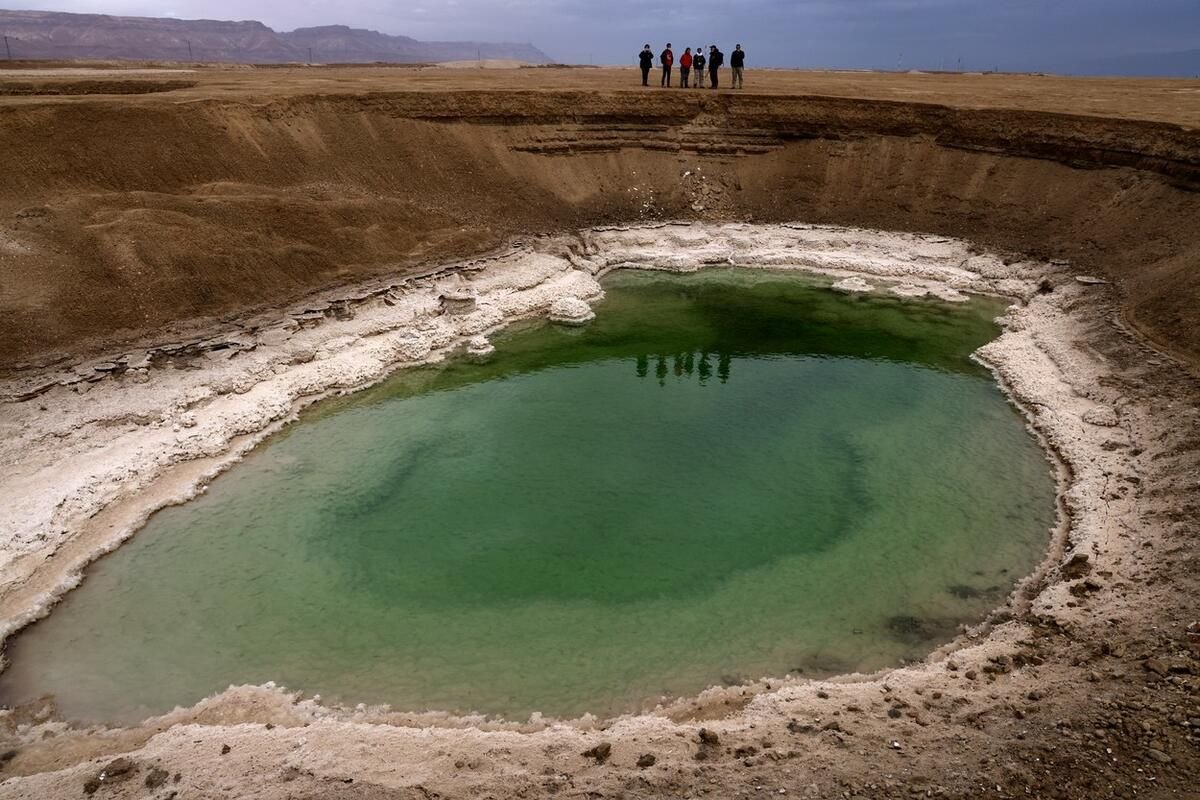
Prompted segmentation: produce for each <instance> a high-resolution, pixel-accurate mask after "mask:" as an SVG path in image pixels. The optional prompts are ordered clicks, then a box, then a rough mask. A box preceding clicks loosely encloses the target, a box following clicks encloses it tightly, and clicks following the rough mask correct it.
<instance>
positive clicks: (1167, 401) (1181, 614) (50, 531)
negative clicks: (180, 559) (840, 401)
mask: <svg viewBox="0 0 1200 800" xmlns="http://www.w3.org/2000/svg"><path fill="white" fill-rule="evenodd" d="M706 264H736V265H743V266H747V267H755V268H770V269H802V270H808V271H816V272H820V273H823V274H827V275H830V276H831V277H833V278H834V279H836V281H837V282H838V284H837V285H838V286H839V288H841V289H842V290H848V291H849V290H863V289H869V290H872V291H891V292H894V293H897V294H899V295H901V296H907V297H915V296H918V295H921V294H922V293H927V292H932V293H935V294H937V295H939V296H943V297H946V298H949V299H954V298H956V297H958V296H960V293H961V292H988V293H994V294H1000V295H1004V296H1008V297H1011V298H1013V299H1014V305H1013V306H1012V308H1011V309H1010V310H1009V312H1008V314H1007V315H1006V317H1005V318H1004V333H1003V335H1002V336H1001V337H1000V338H999V339H998V340H996V341H994V342H992V343H991V344H989V345H987V346H986V347H984V348H983V349H982V350H981V351H980V353H979V357H980V359H981V360H982V361H983V362H984V363H985V364H987V365H988V366H989V367H990V368H991V369H992V370H993V371H994V372H995V373H996V375H997V377H998V379H999V380H1000V381H1001V383H1002V385H1003V386H1004V387H1005V389H1006V390H1007V391H1008V392H1009V394H1010V396H1011V397H1012V398H1013V400H1014V402H1015V403H1017V405H1018V406H1019V407H1020V408H1021V409H1022V410H1023V411H1024V412H1025V413H1026V414H1027V415H1028V418H1029V421H1030V425H1031V428H1032V429H1033V431H1034V432H1035V433H1036V434H1037V435H1038V436H1039V437H1041V439H1042V440H1043V442H1044V443H1045V444H1046V445H1047V447H1048V448H1049V450H1050V452H1052V453H1053V455H1054V458H1055V459H1056V460H1057V462H1058V463H1059V464H1060V466H1061V485H1060V489H1061V504H1062V523H1063V525H1062V527H1061V529H1060V530H1059V531H1058V533H1057V534H1056V535H1054V536H1053V537H1052V538H1051V539H1050V541H1049V542H1048V550H1047V552H1048V555H1047V559H1046V561H1045V562H1044V564H1043V565H1042V566H1041V567H1040V568H1039V569H1038V570H1036V571H1035V572H1034V573H1033V575H1031V576H1030V577H1029V578H1027V579H1025V580H1024V581H1023V582H1022V583H1021V585H1020V586H1019V587H1018V590H1017V591H1016V592H1015V593H1014V594H1013V596H1012V597H1011V598H1010V599H1009V601H1008V603H1007V604H1006V605H1005V606H1003V607H1001V608H999V609H997V610H996V611H995V612H994V613H993V614H992V615H991V616H990V617H989V619H988V620H986V621H984V622H983V623H982V624H981V625H980V626H979V627H977V628H975V629H973V630H970V631H968V632H966V633H964V635H963V636H961V637H960V638H959V639H958V640H956V641H955V642H953V643H950V644H949V645H947V646H946V647H945V648H943V649H941V650H940V651H939V652H937V653H935V654H933V655H932V656H931V657H930V658H929V659H928V660H927V661H926V662H924V663H922V664H918V665H914V666H911V667H906V668H903V669H898V670H893V671H889V672H886V673H883V674H880V675H875V676H846V677H843V678H840V679H835V680H831V681H822V682H812V681H804V680H797V679H791V680H779V679H770V678H765V679H763V680H762V681H759V682H757V683H755V684H753V685H748V686H741V687H731V688H714V689H712V690H710V691H709V692H706V693H705V694H703V695H701V696H700V697H697V698H691V699H685V700H681V701H679V702H678V703H676V704H674V705H672V706H670V707H667V708H661V709H659V710H658V711H656V712H655V713H652V714H648V715H643V716H636V717H627V718H622V719H617V720H607V721H602V720H594V719H584V720H577V721H573V722H556V721H550V720H545V719H541V718H537V717H535V718H533V719H531V720H528V721H512V722H507V723H504V722H497V721H489V720H471V719H457V718H452V717H448V716H444V715H437V714H429V715H423V716H422V715H412V714H401V713H393V712H390V711H388V710H386V709H371V708H362V707H360V708H357V709H341V708H326V707H323V706H321V705H320V704H318V703H315V702H313V701H312V700H305V699H303V698H302V697H300V696H297V695H291V694H288V693H286V692H284V691H282V690H279V689H276V688H274V687H257V688H255V687H242V688H238V689H231V690H230V691H229V692H226V693H224V694H222V695H220V696H217V697H215V698H211V699H209V700H207V701H205V702H204V703H201V704H200V705H199V706H197V707H196V708H193V709H186V710H185V709H181V710H178V711H176V712H175V713H173V714H171V715H167V716H166V717H163V718H159V719H154V720H148V721H147V722H146V723H145V724H144V725H142V726H139V727H135V728H130V729H100V728H93V729H82V730H81V729H75V728H72V727H70V726H68V725H66V724H65V723H63V722H62V721H59V720H57V719H56V718H55V716H54V711H53V704H52V701H49V700H48V701H47V702H46V703H44V704H41V703H39V704H34V707H30V708H21V709H14V710H10V711H5V712H3V716H2V723H0V724H2V725H3V730H4V735H5V737H6V738H7V740H8V744H7V745H6V746H7V747H9V748H11V749H10V750H9V751H8V752H7V753H5V754H4V755H3V756H2V757H0V758H3V759H4V773H3V774H4V775H5V776H7V779H6V780H5V781H4V782H3V783H0V797H28V798H44V797H76V796H80V795H81V794H85V793H86V794H95V795H96V796H103V797H113V798H126V797H129V798H132V797H162V798H166V797H180V798H185V797H205V798H207V797H265V798H274V797H279V798H283V797H363V798H366V797H467V796H470V797H497V798H500V797H534V796H551V795H562V796H589V797H595V796H626V797H660V796H677V797H697V796H700V795H705V794H711V795H713V796H722V797H724V796H763V795H765V794H773V795H788V794H790V795H801V796H805V797H821V798H825V797H829V798H833V797H843V798H851V797H861V798H879V797H914V796H940V797H1018V796H1020V797H1026V796H1033V797H1071V798H1074V797H1079V798H1084V797H1087V798H1108V797H1112V798H1116V797H1121V798H1127V797H1135V796H1137V797H1195V796H1196V791H1195V790H1196V786H1197V777H1198V776H1200V627H1198V625H1197V620H1198V619H1200V617H1198V615H1197V606H1196V601H1195V598H1196V590H1197V587H1198V583H1200V580H1198V575H1200V571H1198V570H1197V567H1198V566H1200V563H1198V562H1200V559H1197V554H1196V548H1195V537H1196V535H1197V523H1196V520H1197V518H1198V517H1200V515H1198V514H1197V510H1198V505H1200V503H1198V498H1200V491H1198V489H1200V458H1198V441H1197V422H1200V409H1198V407H1197V404H1196V402H1195V398H1196V397H1197V396H1198V392H1197V389H1198V387H1197V385H1196V381H1195V378H1193V377H1192V376H1191V375H1190V374H1189V373H1188V372H1187V371H1186V370H1185V369H1184V368H1183V366H1182V365H1180V364H1179V363H1178V362H1176V361H1174V360H1173V359H1172V358H1171V357H1170V356H1169V355H1167V354H1164V353H1160V352H1157V351H1155V350H1153V349H1152V348H1150V347H1149V346H1148V345H1146V344H1145V343H1144V342H1143V341H1141V340H1139V339H1138V338H1136V337H1135V336H1134V335H1132V334H1131V333H1129V332H1128V331H1127V330H1126V328H1125V327H1124V324H1123V322H1122V318H1121V316H1120V314H1119V313H1118V309H1119V301H1120V298H1119V297H1117V296H1116V295H1115V293H1114V291H1113V288H1114V287H1113V286H1111V285H1109V284H1107V283H1105V282H1103V281H1097V280H1093V279H1091V278H1090V277H1089V276H1085V275H1080V274H1078V273H1077V271H1075V270H1072V269H1070V268H1069V265H1066V264H1065V263H1060V264H1049V263H1044V262H1037V261H1031V260H1025V259H1022V258H1019V257H1017V256H1015V255H1012V254H1006V253H986V252H984V251H982V250H980V249H979V248H976V247H974V246H971V245H968V244H967V243H965V242H962V241H959V240H954V239H951V238H948V237H943V236H933V235H909V234H895V233H878V232H871V231H864V230H856V229H847V228H840V227H832V226H812V225H763V226H758V225H743V224H723V225H705V224H687V223H680V224H660V225H652V226H642V227H632V228H627V227H609V228H593V229H587V230H584V231H581V232H580V233H578V234H574V235H560V236H551V237H542V238H537V239H533V240H528V241H524V242H522V243H514V244H513V245H512V247H511V248H508V249H505V250H504V251H501V252H497V253H496V254H495V255H493V256H492V257H489V258H483V259H475V260H471V261H464V262H457V263H450V264H445V265H443V267H444V268H443V269H440V270H436V271H433V272H431V273H430V274H427V275H425V276H424V277H415V276H412V275H411V274H409V273H407V272H406V273H403V274H401V275H397V276H396V277H394V278H392V279H379V280H375V281H372V282H370V283H367V284H363V285H359V286H355V287H352V288H348V289H341V290H338V291H335V292H331V293H326V294H323V295H321V296H315V297H311V298H309V299H308V300H306V301H304V302H301V303H299V304H297V305H296V306H294V307H291V308H288V309H286V310H284V311H275V312H271V313H265V314H261V315H258V316H254V317H243V318H240V319H237V320H235V321H234V320H231V321H228V322H226V323H224V324H222V325H218V326H213V327H211V328H210V329H209V330H207V331H206V332H205V335H204V336H201V337H197V338H194V339H188V340H183V341H154V340H152V339H145V340H143V341H141V342H140V344H139V346H138V347H137V348H133V347H130V348H127V349H123V350H122V351H120V352H112V353H110V354H109V355H108V356H106V357H105V358H104V359H102V360H89V361H83V362H81V361H73V362H64V363H61V364H58V365H56V367H55V368H54V369H52V370H43V371H41V372H38V373H36V374H29V373H25V374H18V375H15V376H13V377H11V378H9V379H8V380H7V381H6V382H5V383H4V385H3V387H0V394H2V395H3V396H4V397H5V398H7V399H6V400H5V401H4V403H3V405H2V406H0V434H2V436H0V468H2V469H3V476H4V480H3V481H2V482H0V515H2V516H0V530H4V531H5V532H6V539H5V541H4V543H3V545H4V546H3V548H2V553H3V559H4V560H3V562H0V613H2V614H3V617H4V619H5V620H6V629H5V631H6V633H11V632H12V630H14V629H15V628H17V627H18V626H20V625H21V624H24V623H27V622H28V621H30V620H31V619H33V618H34V617H36V616H37V615H39V614H41V613H45V611H46V610H48V608H49V607H50V605H51V604H52V602H53V600H54V598H55V597H57V596H59V595H60V594H61V592H63V591H65V590H67V589H69V588H70V586H72V585H73V584H74V583H75V582H76V581H77V580H78V572H79V570H80V568H81V567H83V566H84V565H85V564H86V563H87V562H88V561H89V560H91V559H92V558H94V557H96V556H97V555H98V554H100V553H102V552H104V551H106V550H108V549H111V548H112V547H114V546H116V544H118V543H119V541H121V540H122V539H123V538H125V537H126V536H127V535H129V534H130V533H131V532H132V531H133V530H134V529H136V527H137V526H138V525H139V524H140V523H141V521H142V520H144V518H145V516H146V515H147V514H148V513H149V512H150V511H152V510H153V509H154V508H157V507H159V506H161V505H163V504H166V503H171V502H179V501H182V500H184V499H186V498H187V497H189V496H191V495H193V494H194V493H195V492H196V491H197V490H198V489H200V488H201V487H202V486H203V484H204V482H205V480H207V479H208V478H210V477H211V476H212V475H213V474H215V473H216V472H217V471H219V470H220V469H223V468H225V467H226V466H228V465H230V464H232V463H234V462H236V460H237V458H238V457H239V456H240V455H241V454H242V453H244V452H245V451H246V449H247V448H249V447H251V446H252V445H253V444H254V443H255V442H256V441H259V440H260V439H261V438H263V437H264V436H266V435H269V433H270V432H272V431H274V430H277V429H278V427H279V426H281V425H284V424H287V422H289V421H290V420H292V419H294V416H295V413H296V411H297V410H298V409H299V408H300V407H302V406H303V405H304V404H306V403H309V402H312V401H314V400H316V399H319V398H320V397H322V396H326V395H328V394H329V393H336V392H343V391H352V390H354V389H357V388H361V387H363V386H366V385H369V384H371V383H373V382H375V381H378V380H380V379H381V378H382V377H383V376H385V375H386V374H387V373H388V372H389V371H390V370H391V369H393V368H395V367H398V366H404V365H406V364H414V363H423V362H425V361H427V360H430V359H437V358H442V357H447V356H449V355H451V354H454V353H456V352H458V351H461V350H462V349H463V348H464V347H468V346H469V347H473V348H474V349H476V350H482V349H486V344H485V343H484V342H483V341H480V340H479V339H478V338H477V337H486V336H487V335H488V334H489V333H490V332H492V331H494V330H496V329H497V328H498V327H500V326H502V325H504V324H506V323H507V322H509V321H511V320H513V319H518V318H522V317H529V316H538V315H545V314H551V315H555V316H558V317H562V318H572V317H585V316H586V315H587V314H588V311H587V309H586V308H581V305H582V303H581V301H589V300H594V299H595V298H597V297H598V296H599V295H600V292H601V288H600V286H599V284H598V283H597V278H598V277H600V276H602V275H603V274H604V273H605V272H606V271H608V270H611V269H616V268H623V267H645V268H659V269H676V270H690V269H697V268H701V267H703V266H704V265H706ZM1081 278H1082V280H1081ZM913 302H919V300H916V299H914V300H913ZM1189 626H1190V627H1189Z"/></svg>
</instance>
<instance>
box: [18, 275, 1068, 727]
mask: <svg viewBox="0 0 1200 800" xmlns="http://www.w3.org/2000/svg"><path fill="white" fill-rule="evenodd" d="M606 289H607V291H608V298H607V299H606V300H605V301H604V302H603V303H602V304H600V305H599V306H598V308H597V311H598V318H597V320H596V321H595V322H594V323H593V324H591V325H590V326H589V327H586V328H583V329H566V328H560V327H554V326H547V325H524V326H521V327H519V328H515V329H512V330H511V331H509V332H508V333H506V334H505V335H503V336H500V337H497V339H496V341H495V343H496V345H497V349H498V352H497V355H496V357H495V358H494V359H493V360H492V361H491V362H490V363H487V364H482V365H479V364H471V363H467V362H465V361H460V360H455V361H453V362H451V363H448V364H445V365H441V366H435V367H428V368H421V369H416V370H407V371H403V372H401V373H399V374H397V375H396V376H395V377H394V378H393V379H391V380H389V381H388V382H386V383H385V384H383V385H380V386H379V387H376V388H374V389H372V390H369V391H367V392H364V393H361V394H358V395H355V396H354V397H351V398H346V399H342V400H336V401H330V402H326V403H323V404H321V405H319V406H317V407H316V408H315V409H313V410H312V411H311V412H309V413H307V414H306V415H304V419H303V420H302V422H301V423H300V424H297V425H295V426H293V427H291V428H290V429H289V430H288V431H286V432H285V433H283V434H281V435H279V436H277V437H275V438H274V439H272V440H271V441H270V442H269V443H268V444H266V445H265V446H263V447H262V448H260V449H259V450H258V451H256V452H255V453H254V454H252V455H251V456H250V457H249V458H247V459H246V461H245V462H244V463H243V464H240V465H239V466H237V467H235V468H234V469H233V470H231V471H230V472H229V473H227V474H226V475H224V476H222V477H221V478H219V479H218V480H216V481H215V482H214V483H213V485H212V487H211V488H210V490H209V491H208V492H207V493H206V494H205V495H203V496H202V497H200V498H198V499H197V500H195V501H194V502H191V503H188V504H187V505H185V506H181V507H177V508H171V509H166V510H164V511H162V512H160V513H158V514H156V515H155V516H154V517H153V518H152V519H151V521H150V523H149V524H148V525H147V526H146V528H145V529H144V530H143V531H141V532H140V533H138V534H137V536H135V537H134V538H133V539H132V540H131V541H130V542H129V543H127V544H126V545H124V546H123V547H121V548H120V549H119V550H118V551H117V552H115V553H114V554H112V555H110V556H107V557H105V558H104V559H102V560H100V561H99V562H98V563H96V564H95V565H93V566H92V567H91V568H89V570H88V572H87V577H86V580H85V581H84V583H83V584H82V586H81V587H80V588H79V589H77V590H75V591H73V592H71V593H70V594H69V595H68V596H67V597H66V599H65V600H64V602H63V603H62V604H61V606H60V607H58V608H57V609H56V610H55V611H54V612H53V613H52V614H51V615H50V616H49V617H48V618H47V619H46V620H44V621H42V622H39V623H37V624H36V625H34V626H32V627H31V628H29V629H28V630H27V631H26V632H24V633H22V634H20V635H19V636H18V637H17V638H16V639H15V640H14V641H13V642H11V643H10V647H9V653H8V655H9V657H10V658H11V660H12V665H11V666H10V667H9V668H8V669H7V670H6V671H5V672H4V673H2V674H0V700H3V701H4V702H7V703H17V702H22V701H26V700H29V699H32V698H35V697H38V696H42V695H45V694H51V695H53V696H54V697H55V699H56V701H57V702H58V704H59V708H60V710H61V712H62V713H63V714H64V715H66V716H67V717H70V718H77V719H84V720H103V721H130V720H135V719H139V718H141V717H143V716H146V715H149V714H151V713H156V712H162V711H165V710H168V709H170V708H172V707H174V706H175V705H176V704H183V705H188V704H191V703H194V702H196V701H197V700H199V699H201V698H202V697H204V696H206V695H209V694H211V693H213V692H216V691H220V690H222V689H224V688H225V687H227V686H229V685H230V684H243V683H251V684H256V683H263V682H266V681H270V680H274V681H276V682H279V683H282V684H284V685H286V686H287V687H289V688H293V689H301V690H304V691H305V692H308V693H319V694H321V695H322V696H323V698H324V699H325V700H326V701H330V700H336V701H340V702H345V703H349V704H354V703H358V702H366V703H390V704H392V705H393V706H394V707H396V708H400V709H409V710H423V709H442V710H451V711H460V712H466V711H478V712H485V713H489V714H501V715H505V716H509V717H524V716H527V715H528V714H529V713H531V712H533V711H542V712H544V713H546V714H552V715H557V716H574V715H578V714H581V713H584V712H592V713H596V714H611V713H619V712H625V711H633V710H637V709H639V708H645V707H652V706H653V705H654V703H655V702H657V701H658V699H659V698H661V697H662V696H663V695H681V694H690V693H694V692H696V691H698V690H700V689H703V688H704V687H706V686H709V685H712V684H714V683H721V682H727V683H728V682H736V681H741V680H745V679H748V678H756V677H760V676H763V675H773V676H779V675H783V674H785V673H788V672H793V671H795V672H799V673H801V674H807V675H822V674H828V673H831V672H840V671H846V670H865V669H871V670H873V669H877V668H880V667H883V666H887V665H893V664H898V663H901V662H902V661H903V660H905V659H915V658H919V657H921V656H922V655H923V654H924V653H926V652H928V650H930V649H931V648H932V647H933V646H935V645H936V644H937V643H938V642H939V641H944V640H946V639H948V638H950V637H952V636H953V634H954V631H955V628H956V626H957V625H959V624H960V623H963V622H970V621H974V620H977V619H979V618H980V617H981V616H982V615H983V614H984V613H985V612H986V611H987V610H988V609H990V608H992V607H994V606H995V605H996V604H997V603H999V602H1000V601H1001V600H1002V599H1003V598H1004V596H1005V595H1006V594H1007V593H1008V592H1009V591H1010V590H1011V588H1012V585H1013V583H1014V581H1015V579H1016V578H1017V577H1018V576H1020V575H1022V574H1024V573H1026V572H1027V571H1028V570H1029V569H1030V568H1031V567H1032V566H1033V565H1034V564H1035V563H1036V562H1037V561H1038V560H1039V558H1040V556H1041V554H1042V552H1043V550H1044V548H1045V542H1046V536H1047V529H1048V528H1049V526H1050V525H1051V524H1052V522H1053V515H1054V484H1053V480H1052V475H1051V471H1050V467H1049V465H1048V464H1047V462H1046V460H1045V458H1044V456H1043V454H1042V453H1041V451H1040V450H1039V449H1038V447H1037V446H1036V444H1035V442H1034V441H1033V440H1032V439H1031V437H1030V436H1029V435H1028V433H1027V431H1026V430H1025V428H1024V425H1023V422H1022V420H1021V419H1020V417H1019V415H1018V414H1017V413H1016V412H1015V410H1014V409H1012V408H1011V407H1010V406H1009V404H1008V403H1007V402H1006V401H1005V399H1004V398H1003V396H1002V395H1001V393H1000V391H999V390H998V388H997V387H996V385H995V384H994V382H993V381H992V380H991V379H990V377H989V375H988V374H987V373H986V372H985V371H984V370H982V369H981V368H980V367H978V366H977V365H975V364H974V363H973V362H971V361H970V360H969V357H968V356H969V354H970V353H971V352H972V351H973V350H974V349H975V348H977V347H978V346H980V345H981V344H983V343H985V342H986V341H988V340H989V339H991V338H993V337H994V336H995V335H996V329H995V327H994V325H993V324H992V322H991V319H992V318H994V317H995V316H996V315H997V314H999V313H1000V312H1001V310H1002V305H1001V304H1000V303H999V302H997V301H994V300H989V299H974V300H972V302H971V303H969V304H965V305H960V306H953V305H949V304H943V303H939V302H932V301H931V302H925V301H920V302H912V301H908V302H902V301H899V300H896V299H889V298H883V297H845V296H842V295H839V294H837V293H834V292H832V291H830V290H829V289H828V288H827V287H826V286H824V285H822V284H820V283H818V282H815V281H814V280H812V279H806V278H801V277H796V276H788V275H781V274H776V273H761V272H750V271H735V270H725V271H706V272H703V273H699V274H695V275H666V274H659V273H636V272H624V273H620V274H618V275H614V276H611V277H610V278H609V279H608V280H607V282H606Z"/></svg>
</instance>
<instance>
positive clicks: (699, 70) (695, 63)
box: [692, 46, 708, 89]
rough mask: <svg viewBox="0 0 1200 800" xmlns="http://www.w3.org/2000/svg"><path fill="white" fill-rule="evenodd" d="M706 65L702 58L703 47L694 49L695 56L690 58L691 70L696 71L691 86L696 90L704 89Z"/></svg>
mask: <svg viewBox="0 0 1200 800" xmlns="http://www.w3.org/2000/svg"><path fill="white" fill-rule="evenodd" d="M706 63H708V62H707V61H706V60H705V58H704V47H703V46H700V47H697V48H696V55H694V56H692V69H694V70H695V71H696V80H695V81H693V82H692V85H693V86H695V87H696V88H697V89H703V88H704V65H705V64H706Z"/></svg>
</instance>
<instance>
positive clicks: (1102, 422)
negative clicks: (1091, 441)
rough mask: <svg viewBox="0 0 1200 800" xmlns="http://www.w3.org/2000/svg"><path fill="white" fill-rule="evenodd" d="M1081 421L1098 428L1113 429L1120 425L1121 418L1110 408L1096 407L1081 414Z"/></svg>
mask: <svg viewBox="0 0 1200 800" xmlns="http://www.w3.org/2000/svg"><path fill="white" fill-rule="evenodd" d="M1083 421H1084V422H1086V423H1087V424H1089V425H1095V426H1097V427H1099V428H1115V427H1117V425H1119V424H1120V422H1121V418H1120V417H1118V416H1117V412H1116V411H1113V410H1112V409H1111V408H1108V407H1106V406H1096V407H1095V408H1089V409H1088V410H1087V411H1085V412H1083Z"/></svg>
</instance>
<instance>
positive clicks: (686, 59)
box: [679, 47, 692, 89]
mask: <svg viewBox="0 0 1200 800" xmlns="http://www.w3.org/2000/svg"><path fill="white" fill-rule="evenodd" d="M691 71H692V48H690V47H687V48H684V51H683V55H681V56H680V57H679V88H680V89H686V88H688V75H689V74H691Z"/></svg>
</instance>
